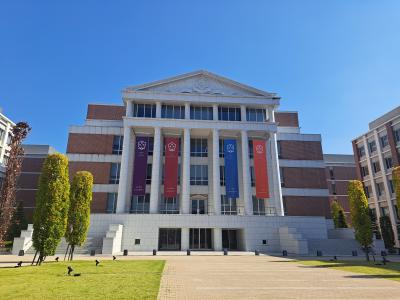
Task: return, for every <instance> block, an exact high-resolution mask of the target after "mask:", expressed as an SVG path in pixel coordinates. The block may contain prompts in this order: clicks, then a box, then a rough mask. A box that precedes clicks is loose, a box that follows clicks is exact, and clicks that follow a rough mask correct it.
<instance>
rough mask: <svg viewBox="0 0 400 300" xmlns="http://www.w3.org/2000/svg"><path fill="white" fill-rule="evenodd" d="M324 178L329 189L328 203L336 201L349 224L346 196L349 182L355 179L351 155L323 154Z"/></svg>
mask: <svg viewBox="0 0 400 300" xmlns="http://www.w3.org/2000/svg"><path fill="white" fill-rule="evenodd" d="M324 161H325V166H326V167H325V176H326V180H327V183H328V189H329V202H330V203H332V202H333V201H337V202H339V203H340V205H341V206H342V207H343V209H344V212H345V215H346V220H347V222H348V223H351V218H350V205H349V199H348V196H347V190H348V186H349V181H351V180H355V179H357V175H356V164H355V162H354V156H353V155H346V154H324Z"/></svg>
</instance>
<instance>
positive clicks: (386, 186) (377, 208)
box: [352, 106, 400, 247]
mask: <svg viewBox="0 0 400 300" xmlns="http://www.w3.org/2000/svg"><path fill="white" fill-rule="evenodd" d="M352 143H353V152H354V157H355V161H356V171H357V177H358V178H359V179H360V180H361V181H362V182H363V185H364V188H365V193H366V195H367V197H368V202H369V206H370V209H371V215H372V218H373V220H374V222H375V224H376V230H378V229H379V218H380V217H381V216H389V217H390V220H391V222H392V227H393V231H394V233H395V238H396V245H397V246H398V247H399V246H400V244H399V230H398V225H399V217H398V214H397V206H396V199H395V193H394V186H393V181H392V170H393V167H396V166H399V162H400V155H399V153H400V106H399V107H397V108H395V109H393V110H392V111H390V112H388V113H386V114H384V115H383V116H381V117H379V118H377V119H376V120H374V121H372V122H371V123H369V130H368V131H367V132H366V133H364V134H362V135H361V136H359V137H357V138H356V139H354V140H353V141H352Z"/></svg>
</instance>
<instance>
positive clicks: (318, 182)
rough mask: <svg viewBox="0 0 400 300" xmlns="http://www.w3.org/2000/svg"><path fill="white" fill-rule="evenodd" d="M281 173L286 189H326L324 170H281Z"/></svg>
mask: <svg viewBox="0 0 400 300" xmlns="http://www.w3.org/2000/svg"><path fill="white" fill-rule="evenodd" d="M282 171H283V182H284V186H285V187H287V188H311V189H326V178H325V169H321V168H282Z"/></svg>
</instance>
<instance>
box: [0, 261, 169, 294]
mask: <svg viewBox="0 0 400 300" xmlns="http://www.w3.org/2000/svg"><path fill="white" fill-rule="evenodd" d="M164 264H165V261H162V260H147V261H146V260H136V261H135V260H116V261H109V260H108V261H102V262H101V263H100V265H99V266H97V267H96V266H95V263H94V261H74V262H69V263H67V262H59V263H57V262H48V263H44V264H42V266H40V267H36V266H33V267H31V266H28V267H21V268H0V286H1V288H0V299H2V300H4V299H157V295H158V290H159V287H160V279H161V274H162V271H163V269H164ZM67 266H72V268H73V269H74V272H76V273H81V276H79V277H73V276H67V275H66V274H67Z"/></svg>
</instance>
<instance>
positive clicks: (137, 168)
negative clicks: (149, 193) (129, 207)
mask: <svg viewBox="0 0 400 300" xmlns="http://www.w3.org/2000/svg"><path fill="white" fill-rule="evenodd" d="M148 150H149V138H148V137H144V136H138V137H136V146H135V162H134V165H133V168H134V170H133V185H132V195H135V196H144V195H145V194H146V176H147V153H148Z"/></svg>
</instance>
